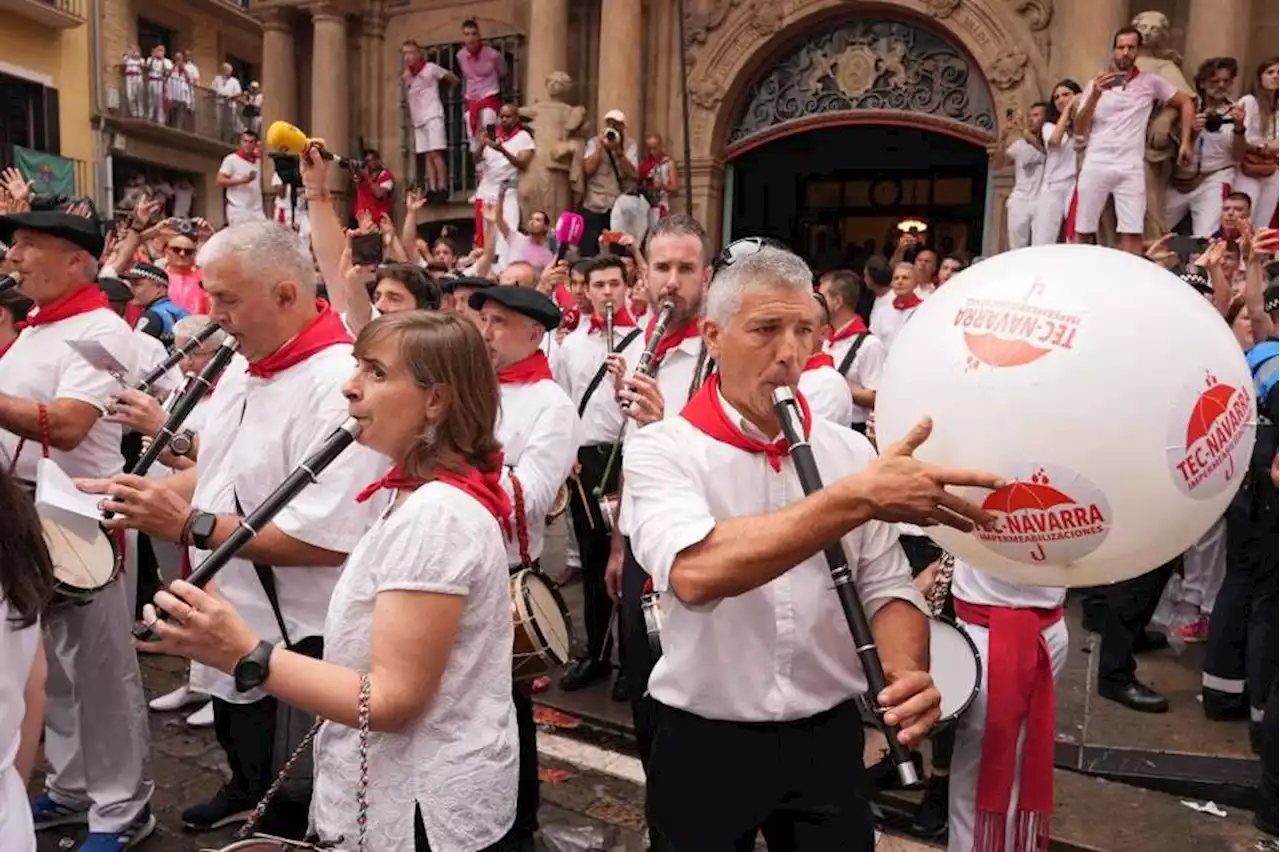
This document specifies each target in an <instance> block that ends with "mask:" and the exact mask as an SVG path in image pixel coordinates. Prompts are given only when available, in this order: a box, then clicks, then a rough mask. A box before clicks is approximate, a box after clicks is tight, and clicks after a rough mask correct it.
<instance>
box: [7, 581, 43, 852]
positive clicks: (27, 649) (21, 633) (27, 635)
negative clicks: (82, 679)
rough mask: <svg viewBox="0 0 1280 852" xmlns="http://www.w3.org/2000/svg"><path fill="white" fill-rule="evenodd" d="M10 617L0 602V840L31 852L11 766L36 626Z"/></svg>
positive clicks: (18, 851) (21, 792)
mask: <svg viewBox="0 0 1280 852" xmlns="http://www.w3.org/2000/svg"><path fill="white" fill-rule="evenodd" d="M12 614H13V610H12V608H11V607H10V606H9V603H8V602H7V601H5V600H4V599H0V660H3V661H4V663H3V664H2V665H0V837H3V838H5V841H4V842H5V847H4V848H5V849H6V850H7V852H35V850H36V838H35V833H34V832H33V831H32V828H31V815H30V814H31V812H30V810H29V806H28V805H27V803H26V798H27V795H26V790H25V789H24V787H23V783H22V779H21V778H20V777H19V776H18V770H17V768H16V767H15V766H14V765H13V762H14V760H15V759H17V756H18V746H19V745H20V744H21V743H22V719H23V717H24V716H26V712H27V705H26V691H27V677H28V675H29V674H30V672H31V664H32V663H33V662H34V661H35V658H36V644H37V643H38V642H39V639H40V623H39V622H36V623H35V624H33V625H31V626H30V627H23V628H21V629H20V628H18V627H17V626H15V625H14V623H13V622H12V621H10V620H9V617H10V616H11V615H12Z"/></svg>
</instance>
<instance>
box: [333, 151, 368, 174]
mask: <svg viewBox="0 0 1280 852" xmlns="http://www.w3.org/2000/svg"><path fill="white" fill-rule="evenodd" d="M334 159H335V160H337V161H338V167H339V168H342V169H346V170H347V171H349V172H358V171H360V170H361V169H363V168H364V163H363V162H361V161H360V160H357V159H355V158H353V157H339V156H336V155H335V156H334Z"/></svg>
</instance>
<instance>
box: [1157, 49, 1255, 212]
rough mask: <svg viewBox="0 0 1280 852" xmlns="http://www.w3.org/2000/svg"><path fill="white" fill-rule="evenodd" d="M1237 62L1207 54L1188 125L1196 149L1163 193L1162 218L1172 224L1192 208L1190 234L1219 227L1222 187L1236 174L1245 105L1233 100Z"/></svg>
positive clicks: (1201, 69)
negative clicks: (1237, 135)
mask: <svg viewBox="0 0 1280 852" xmlns="http://www.w3.org/2000/svg"><path fill="white" fill-rule="evenodd" d="M1237 73H1238V68H1237V65H1236V61H1235V60H1234V59H1231V58H1230V57H1225V56H1218V57H1214V58H1213V59H1207V60H1205V61H1204V63H1202V64H1201V65H1200V69H1199V70H1198V71H1197V72H1196V117H1195V123H1194V124H1192V125H1191V131H1192V134H1193V141H1192V146H1193V149H1194V154H1193V156H1192V160H1191V163H1190V164H1188V165H1185V166H1184V165H1179V166H1178V168H1177V170H1176V171H1175V172H1174V175H1173V178H1172V179H1171V180H1170V184H1169V188H1168V189H1167V190H1166V191H1165V194H1164V220H1165V222H1166V223H1168V225H1169V226H1170V227H1171V228H1172V227H1175V226H1176V225H1177V224H1178V222H1180V221H1181V220H1182V217H1184V216H1186V215H1187V214H1188V213H1190V214H1191V235H1192V236H1195V237H1207V236H1209V235H1210V234H1212V233H1213V231H1214V228H1215V227H1217V224H1218V222H1217V219H1218V216H1219V214H1220V211H1221V205H1222V198H1223V191H1224V188H1226V187H1230V185H1231V179H1232V177H1233V176H1234V175H1235V169H1236V156H1235V152H1234V149H1235V136H1234V132H1235V129H1236V128H1240V129H1241V132H1243V129H1244V110H1243V109H1241V108H1240V107H1238V106H1235V105H1234V104H1232V103H1231V91H1232V89H1233V88H1234V87H1235V83H1236V74H1237Z"/></svg>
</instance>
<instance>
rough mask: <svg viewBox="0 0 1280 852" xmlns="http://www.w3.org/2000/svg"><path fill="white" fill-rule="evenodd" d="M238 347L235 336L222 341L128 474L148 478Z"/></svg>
mask: <svg viewBox="0 0 1280 852" xmlns="http://www.w3.org/2000/svg"><path fill="white" fill-rule="evenodd" d="M239 348H240V344H239V342H238V341H237V340H236V339H235V338H234V337H228V338H227V339H226V340H224V341H222V345H221V346H219V347H218V351H217V352H214V353H213V357H212V358H210V359H209V363H208V364H206V365H205V368H204V369H203V370H201V371H200V375H198V376H196V378H195V381H193V382H192V383H191V387H190V388H188V389H187V392H186V393H184V394H183V395H182V396H181V397H180V398H179V399H178V401H177V402H176V403H174V405H173V410H172V411H170V412H169V419H168V420H166V421H165V424H164V426H162V427H160V431H159V432H157V433H156V436H155V438H153V439H152V440H151V446H149V447H147V451H146V452H145V453H143V454H142V456H141V458H139V459H138V461H137V462H136V463H135V464H134V465H133V467H132V468H131V469H130V471H129V473H131V474H133V475H134V476H146V475H147V471H148V470H150V469H151V465H153V464H155V462H156V459H158V458H160V454H161V453H162V452H164V451H165V448H166V447H168V446H169V442H170V441H172V440H173V436H174V435H176V434H178V430H179V429H181V428H182V424H183V423H185V422H187V418H188V417H190V416H191V412H193V411H195V409H196V406H197V405H199V403H200V400H202V399H204V397H205V395H206V394H207V393H209V391H210V389H212V388H213V385H214V383H215V382H217V381H218V376H220V375H222V371H223V370H225V369H226V368H227V365H228V364H230V363H231V356H233V355H235V354H236V350H237V349H239Z"/></svg>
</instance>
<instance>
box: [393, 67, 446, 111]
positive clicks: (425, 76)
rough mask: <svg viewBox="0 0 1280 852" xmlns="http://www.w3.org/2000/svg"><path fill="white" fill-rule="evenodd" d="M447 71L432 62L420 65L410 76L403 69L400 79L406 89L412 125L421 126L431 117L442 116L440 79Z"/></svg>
mask: <svg viewBox="0 0 1280 852" xmlns="http://www.w3.org/2000/svg"><path fill="white" fill-rule="evenodd" d="M448 73H449V72H447V71H445V70H444V69H443V68H441V67H440V66H439V65H437V64H435V63H434V62H428V63H427V64H426V65H424V66H422V70H421V71H419V72H418V73H417V74H415V75H413V76H412V77H410V76H409V72H408V71H405V72H404V74H403V76H402V79H403V80H404V81H405V88H406V89H407V95H406V98H407V100H408V101H409V118H410V120H411V121H412V122H413V126H414V127H422V126H423V125H424V124H426V123H427V122H428V121H430V120H431V119H433V118H444V106H443V105H441V103H440V81H441V80H443V79H444V78H445V75H446V74H448Z"/></svg>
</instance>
